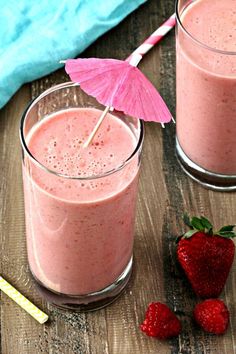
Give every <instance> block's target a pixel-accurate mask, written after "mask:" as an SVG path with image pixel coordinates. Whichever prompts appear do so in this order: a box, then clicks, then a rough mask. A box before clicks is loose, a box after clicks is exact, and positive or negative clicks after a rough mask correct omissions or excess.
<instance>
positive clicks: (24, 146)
mask: <svg viewBox="0 0 236 354" xmlns="http://www.w3.org/2000/svg"><path fill="white" fill-rule="evenodd" d="M73 86H79V84H77V83H74V82H72V81H68V82H64V83H61V84H58V85H54V86H52V87H50V88H49V89H47V90H45V91H43V92H42V93H41V94H39V95H38V96H37V97H35V98H34V99H33V100H31V101H30V103H29V104H28V106H27V107H26V109H25V110H24V112H23V114H22V117H21V120H20V131H19V133H20V142H21V147H22V149H23V151H24V152H25V153H26V155H27V156H28V157H29V158H30V160H31V161H33V163H34V164H35V165H36V166H38V167H39V168H41V169H42V170H44V171H46V172H48V173H51V174H53V175H55V176H57V177H61V178H66V179H73V180H83V181H84V180H93V179H98V178H103V177H106V176H109V175H111V174H113V173H116V172H117V171H120V170H122V169H123V168H124V167H125V166H126V165H127V164H129V163H130V161H131V160H132V159H133V158H134V156H135V155H136V153H137V152H138V151H139V150H140V148H141V147H142V144H143V139H144V124H143V121H142V120H140V119H138V118H137V120H138V122H139V139H138V140H137V144H136V145H135V147H134V150H133V152H132V153H131V155H130V156H129V157H128V158H127V159H126V160H125V161H124V162H122V163H121V164H120V165H119V166H117V167H115V168H113V169H111V170H108V171H106V172H104V173H101V174H93V175H90V176H84V177H81V176H70V175H67V174H63V173H59V172H57V171H54V170H51V169H50V168H48V167H46V166H45V165H44V164H42V163H41V162H40V161H38V160H37V159H36V158H35V157H34V156H33V154H32V153H31V151H30V150H29V148H28V146H27V143H26V141H25V136H24V126H25V125H24V124H25V121H26V118H27V113H28V112H29V110H30V109H31V108H32V107H33V106H34V105H35V104H36V103H37V102H38V101H40V99H42V98H43V97H45V96H47V95H48V94H49V93H51V92H54V91H56V90H61V89H64V88H68V87H73Z"/></svg>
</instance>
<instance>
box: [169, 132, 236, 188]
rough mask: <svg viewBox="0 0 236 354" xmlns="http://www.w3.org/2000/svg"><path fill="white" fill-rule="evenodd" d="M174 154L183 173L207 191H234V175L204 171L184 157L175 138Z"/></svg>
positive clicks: (235, 179) (235, 178) (235, 184)
mask: <svg viewBox="0 0 236 354" xmlns="http://www.w3.org/2000/svg"><path fill="white" fill-rule="evenodd" d="M176 154H177V159H178V161H179V163H180V166H181V167H182V169H183V170H184V172H185V173H186V174H187V175H188V176H189V177H191V178H192V179H193V180H194V181H196V182H198V183H200V184H201V185H202V186H204V187H205V188H208V189H212V190H216V191H222V192H232V191H236V175H223V174H218V173H214V172H210V171H207V170H205V169H204V168H202V167H200V166H198V165H197V164H196V163H194V162H193V161H192V160H190V159H189V158H188V156H187V155H185V153H184V151H183V150H182V148H181V146H180V144H179V142H178V139H177V138H176Z"/></svg>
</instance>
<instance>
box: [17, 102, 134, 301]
mask: <svg viewBox="0 0 236 354" xmlns="http://www.w3.org/2000/svg"><path fill="white" fill-rule="evenodd" d="M100 114H101V112H100V111H99V110H96V109H92V108H91V109H90V108H87V109H82V108H81V109H68V110H67V111H62V112H60V113H57V114H54V115H51V116H49V117H47V118H45V119H43V120H42V121H40V122H39V123H37V124H36V126H34V127H33V128H32V130H31V131H30V133H29V134H28V136H27V139H26V141H27V144H28V147H29V150H30V152H31V154H32V155H33V156H34V157H35V158H36V159H37V160H38V161H39V162H40V163H41V164H43V165H44V166H46V167H48V168H49V169H50V170H53V171H55V172H57V173H60V174H63V175H67V176H70V177H87V178H88V179H87V180H81V179H80V180H78V179H72V178H65V177H59V176H58V175H55V174H53V173H50V172H47V171H45V170H43V169H42V168H39V167H37V166H36V165H35V163H33V162H32V160H29V159H27V160H26V163H25V164H24V166H23V172H24V173H23V174H24V189H25V207H26V227H27V248H28V258H29V264H30V268H31V271H32V273H33V274H34V276H35V277H36V278H37V279H38V280H39V281H40V282H41V283H43V285H45V286H46V287H47V288H49V289H51V290H53V291H56V292H59V293H64V294H69V295H83V294H89V293H91V292H94V291H98V290H101V289H103V288H105V287H107V286H108V285H110V284H112V283H113V282H114V281H115V280H116V279H117V277H119V275H120V274H121V273H122V272H123V271H124V269H125V268H126V266H127V264H128V263H129V261H130V259H131V257H132V248H133V235H134V217H135V203H136V196H137V184H138V169H139V161H138V156H136V155H135V157H134V158H133V159H132V160H131V161H130V162H129V163H128V164H127V165H126V166H125V167H123V168H122V169H120V170H119V171H117V172H115V173H112V174H110V175H108V176H106V177H102V178H96V179H90V178H89V177H91V176H92V175H101V174H103V173H105V172H107V171H110V170H112V169H114V168H117V167H118V166H120V165H121V164H122V163H123V162H124V161H125V160H126V159H127V158H128V157H129V156H130V155H131V154H132V153H133V151H134V149H135V147H136V145H137V141H136V138H135V137H134V135H133V133H132V132H131V130H130V129H129V128H128V127H127V126H126V125H125V124H124V123H123V122H122V121H121V120H120V119H118V118H116V117H115V116H114V115H111V114H109V115H108V116H107V117H106V119H105V120H104V123H103V124H102V126H101V128H100V129H99V133H98V134H97V136H96V137H95V139H94V141H93V143H92V145H90V146H89V147H88V148H83V147H82V145H83V142H84V141H85V139H86V138H87V137H88V134H89V133H90V132H91V130H92V128H93V127H94V125H95V123H96V121H97V119H98V117H99V115H100Z"/></svg>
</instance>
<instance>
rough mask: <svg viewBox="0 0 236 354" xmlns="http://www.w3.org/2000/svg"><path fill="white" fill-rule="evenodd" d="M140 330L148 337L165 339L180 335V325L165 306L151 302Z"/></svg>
mask: <svg viewBox="0 0 236 354" xmlns="http://www.w3.org/2000/svg"><path fill="white" fill-rule="evenodd" d="M140 329H141V330H142V331H143V332H145V333H146V334H147V335H148V336H151V337H157V338H159V339H167V338H171V337H175V336H178V335H179V334H180V332H181V323H180V321H179V319H178V318H177V317H176V316H175V314H174V313H173V312H172V311H171V310H170V309H169V307H167V306H166V305H165V304H162V303H160V302H152V303H151V304H150V305H149V306H148V309H147V311H146V317H145V320H144V321H143V323H142V324H141V325H140Z"/></svg>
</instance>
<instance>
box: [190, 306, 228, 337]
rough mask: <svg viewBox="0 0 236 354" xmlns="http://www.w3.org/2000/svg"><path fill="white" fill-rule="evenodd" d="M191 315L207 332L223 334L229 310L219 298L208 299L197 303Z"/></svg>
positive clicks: (226, 325)
mask: <svg viewBox="0 0 236 354" xmlns="http://www.w3.org/2000/svg"><path fill="white" fill-rule="evenodd" d="M193 315H194V318H195V321H196V322H197V323H198V324H199V325H200V326H201V327H202V328H203V329H204V330H205V331H206V332H209V333H214V334H223V333H224V332H225V331H226V329H227V327H228V324H229V311H228V309H227V307H226V305H225V304H224V302H223V301H221V300H219V299H209V300H205V301H203V302H201V303H199V304H197V305H196V307H195V309H194V312H193Z"/></svg>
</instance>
